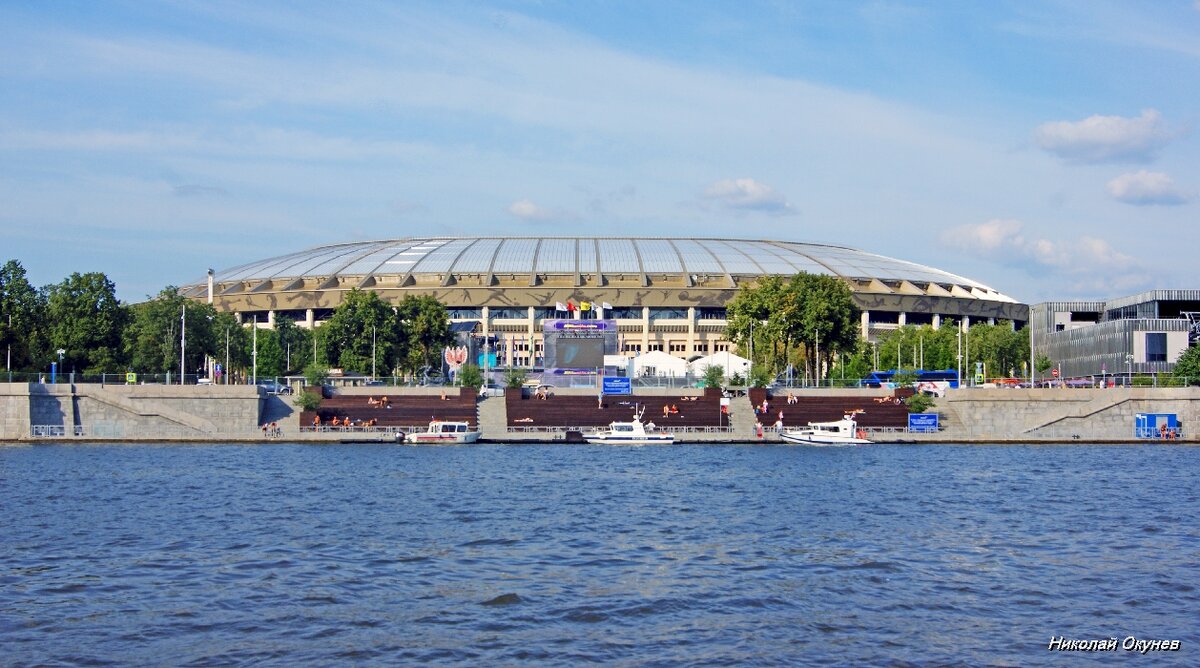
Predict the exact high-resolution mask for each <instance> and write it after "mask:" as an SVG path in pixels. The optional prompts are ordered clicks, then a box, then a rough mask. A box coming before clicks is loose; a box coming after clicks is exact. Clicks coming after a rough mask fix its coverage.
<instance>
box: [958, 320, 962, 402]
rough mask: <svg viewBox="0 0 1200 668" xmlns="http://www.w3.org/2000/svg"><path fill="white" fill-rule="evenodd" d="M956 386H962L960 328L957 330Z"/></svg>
mask: <svg viewBox="0 0 1200 668" xmlns="http://www.w3.org/2000/svg"><path fill="white" fill-rule="evenodd" d="M957 360H958V386H959V387H962V328H961V327H960V328H959V330H958V356H957Z"/></svg>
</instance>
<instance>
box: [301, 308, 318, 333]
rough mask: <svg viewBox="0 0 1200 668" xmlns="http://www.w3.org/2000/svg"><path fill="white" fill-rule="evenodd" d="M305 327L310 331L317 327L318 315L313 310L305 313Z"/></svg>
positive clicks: (307, 310)
mask: <svg viewBox="0 0 1200 668" xmlns="http://www.w3.org/2000/svg"><path fill="white" fill-rule="evenodd" d="M304 326H305V327H308V329H309V330H310V331H311V330H313V329H316V327H317V314H316V312H315V311H313V310H312V309H305V311H304Z"/></svg>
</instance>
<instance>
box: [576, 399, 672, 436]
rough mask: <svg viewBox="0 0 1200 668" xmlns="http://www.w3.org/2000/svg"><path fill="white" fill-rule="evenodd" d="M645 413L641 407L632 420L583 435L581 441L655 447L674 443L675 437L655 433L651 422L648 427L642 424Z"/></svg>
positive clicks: (660, 432) (659, 432)
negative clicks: (648, 428)
mask: <svg viewBox="0 0 1200 668" xmlns="http://www.w3.org/2000/svg"><path fill="white" fill-rule="evenodd" d="M645 412H646V409H645V408H644V407H643V408H642V409H641V410H640V411H636V412H635V413H634V415H633V419H632V420H630V421H628V422H621V421H616V422H611V423H609V425H608V429H602V430H600V431H594V432H591V433H588V434H584V435H583V440H585V441H587V442H588V443H594V444H599V445H655V444H671V443H674V442H675V435H674V434H672V433H669V432H665V431H655V429H654V423H653V422H651V423H650V424H649V425H648V426H649V427H650V430H649V431H647V430H646V427H647V425H644V424H642V414H643V413H645Z"/></svg>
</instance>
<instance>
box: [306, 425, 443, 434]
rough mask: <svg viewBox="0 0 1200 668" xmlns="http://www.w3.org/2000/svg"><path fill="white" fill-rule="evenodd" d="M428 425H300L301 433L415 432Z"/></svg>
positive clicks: (423, 429)
mask: <svg viewBox="0 0 1200 668" xmlns="http://www.w3.org/2000/svg"><path fill="white" fill-rule="evenodd" d="M426 429H428V427H395V426H391V427H381V426H379V425H375V426H372V427H366V426H362V425H351V426H349V427H334V426H333V425H316V426H312V425H310V426H305V427H300V433H301V434H396V433H402V434H415V433H418V432H423V431H425V430H426Z"/></svg>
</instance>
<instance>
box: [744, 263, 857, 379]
mask: <svg viewBox="0 0 1200 668" xmlns="http://www.w3.org/2000/svg"><path fill="white" fill-rule="evenodd" d="M726 313H727V318H728V326H727V328H726V336H728V337H729V338H730V340H732V341H734V342H735V343H737V345H738V351H739V352H741V353H743V354H747V355H750V348H751V347H753V349H754V350H753V354H752V355H750V356H751V357H752V359H751V362H752V363H753V364H761V365H763V366H765V367H766V368H768V369H770V370H771V372H772V374H776V373H779V372H780V371H782V370H783V368H784V367H785V366H786V365H787V364H788V363H790V362H793V361H794V360H795V361H800V362H801V363H802V364H804V365H805V366H806V367H810V368H812V369H814V370H816V369H819V368H824V366H825V361H826V360H829V359H831V358H832V357H833V356H834V355H835V354H837V353H838V352H841V351H853V350H854V349H855V347H856V344H857V341H858V336H859V326H858V319H859V310H858V308H857V307H856V306H855V305H854V299H853V293H852V292H851V291H850V288H849V286H847V285H846V284H845V283H844V282H842V281H841V280H840V279H837V278H834V277H832V276H823V275H815V274H807V273H800V274H797V275H795V276H793V277H792V278H791V279H789V280H788V281H787V282H786V283H785V282H784V281H783V280H782V279H781V278H779V277H775V276H769V277H766V278H763V279H762V280H760V281H758V282H757V283H756V284H755V285H753V286H743V287H742V289H741V290H740V291H739V292H738V294H737V296H735V297H734V298H733V300H732V301H731V302H730V303H729V305H728V307H727V308H726ZM818 355H819V357H818Z"/></svg>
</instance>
